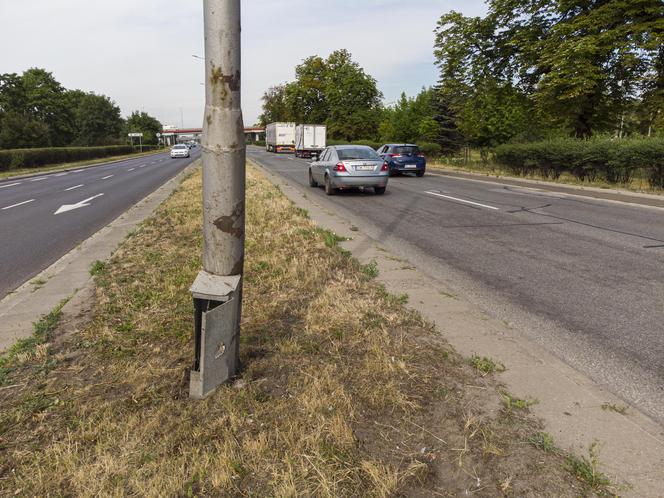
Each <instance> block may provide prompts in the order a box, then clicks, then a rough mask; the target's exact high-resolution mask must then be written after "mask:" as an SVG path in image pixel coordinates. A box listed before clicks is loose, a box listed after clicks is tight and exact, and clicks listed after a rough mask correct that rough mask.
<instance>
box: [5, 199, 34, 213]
mask: <svg viewBox="0 0 664 498" xmlns="http://www.w3.org/2000/svg"><path fill="white" fill-rule="evenodd" d="M33 201H34V199H30V200H29V201H23V202H19V203H18V204H12V205H11V206H7V207H3V208H2V210H3V211H4V210H5V209H11V208H15V207H17V206H22V205H23V204H28V203H29V202H33Z"/></svg>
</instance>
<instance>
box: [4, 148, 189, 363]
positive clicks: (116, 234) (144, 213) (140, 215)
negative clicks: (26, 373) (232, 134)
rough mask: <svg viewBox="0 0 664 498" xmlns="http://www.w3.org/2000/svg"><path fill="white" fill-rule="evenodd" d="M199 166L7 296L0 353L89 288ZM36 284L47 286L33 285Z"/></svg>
mask: <svg viewBox="0 0 664 498" xmlns="http://www.w3.org/2000/svg"><path fill="white" fill-rule="evenodd" d="M199 163H200V160H196V161H194V162H193V163H191V164H190V165H189V166H187V167H186V168H185V169H184V170H182V171H181V172H180V173H178V174H177V175H176V176H174V177H173V178H171V179H170V180H168V181H166V182H165V183H164V184H163V185H162V186H161V187H159V188H157V189H156V190H155V191H154V192H152V193H151V194H149V195H148V196H146V197H145V198H144V199H142V200H141V201H139V202H138V203H137V204H135V205H134V206H132V207H131V208H129V209H128V210H127V211H125V212H124V213H123V214H122V215H120V216H119V217H118V218H116V219H115V220H113V221H112V222H111V223H109V224H108V225H106V226H105V227H104V228H102V229H101V230H99V231H98V232H97V233H95V234H94V235H92V236H91V237H89V238H88V239H86V240H85V241H83V242H82V243H81V244H79V245H78V247H75V248H74V249H72V250H71V251H69V252H68V253H67V254H65V255H64V256H62V257H61V258H60V259H59V260H58V261H56V262H55V263H53V264H52V265H51V266H49V267H48V268H46V269H45V270H43V271H42V272H41V273H39V275H37V276H35V277H34V278H33V279H32V280H29V281H27V282H25V283H24V284H23V285H21V286H20V287H19V288H18V289H16V290H15V291H14V292H12V293H10V294H8V295H7V296H5V297H4V298H3V299H2V300H1V301H0V324H1V325H0V351H3V350H5V349H6V348H8V347H10V346H11V345H12V344H13V343H14V342H16V341H17V340H18V339H22V338H26V337H30V336H31V335H32V333H33V323H34V322H36V321H38V320H39V319H40V318H41V317H42V316H43V315H45V314H47V313H49V312H50V311H51V310H52V309H53V308H54V307H55V306H57V305H58V304H59V303H60V302H62V300H64V299H69V298H71V297H72V295H75V294H76V293H77V292H78V291H79V289H83V288H85V287H86V286H89V284H90V283H91V277H90V266H91V265H92V263H94V262H95V261H97V260H100V261H105V260H107V259H108V258H109V257H110V256H111V255H112V254H113V252H114V251H115V249H116V248H117V246H118V245H119V244H120V243H121V242H122V241H123V240H124V239H125V237H126V236H127V234H129V232H130V231H131V230H133V228H134V227H136V225H138V224H139V223H141V222H142V221H143V220H145V219H146V218H147V217H148V216H150V215H151V214H152V213H153V212H154V210H155V209H156V208H157V207H158V206H159V205H160V204H161V203H162V202H163V201H164V200H166V198H168V196H169V195H170V194H171V193H172V192H173V191H174V190H175V189H176V188H177V187H178V186H179V185H180V183H181V182H182V180H183V179H184V178H185V176H187V175H188V174H189V173H190V172H191V171H193V169H194V168H196V167H198V165H199ZM35 281H45V282H46V283H45V284H43V285H37V284H33V283H31V282H35ZM74 303H80V300H79V299H72V300H71V301H70V302H69V303H68V304H67V306H65V307H64V308H63V312H74V311H76V310H75V308H76V307H77V305H75V304H74Z"/></svg>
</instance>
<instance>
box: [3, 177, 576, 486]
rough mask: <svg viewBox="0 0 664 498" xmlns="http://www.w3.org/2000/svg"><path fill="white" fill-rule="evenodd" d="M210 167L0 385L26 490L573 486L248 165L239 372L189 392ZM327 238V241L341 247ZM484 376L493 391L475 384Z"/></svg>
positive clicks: (419, 326) (13, 465)
mask: <svg viewBox="0 0 664 498" xmlns="http://www.w3.org/2000/svg"><path fill="white" fill-rule="evenodd" d="M200 182H201V179H200V174H195V175H194V176H192V177H191V178H189V179H187V180H186V181H185V182H184V183H183V185H182V186H181V187H180V188H179V189H178V191H176V193H175V194H174V195H173V196H172V197H171V198H170V199H169V200H168V201H167V202H166V203H165V204H164V205H163V206H162V207H161V208H160V209H159V211H158V213H157V214H156V216H155V217H153V218H151V219H150V220H148V221H147V222H146V223H144V224H143V225H142V227H141V228H140V229H139V230H137V231H136V232H135V233H134V234H133V235H132V236H130V237H129V239H128V240H127V242H126V243H125V244H124V245H123V246H122V248H121V249H120V250H119V251H118V252H117V253H116V254H115V256H114V257H113V259H112V261H111V262H110V263H109V264H107V265H105V266H103V268H101V267H100V268H99V269H98V272H97V273H98V274H97V277H96V282H97V292H96V298H95V304H94V313H93V317H92V319H91V320H90V321H89V322H87V323H85V324H83V325H81V324H79V323H78V322H76V321H73V322H72V321H70V322H65V323H63V324H61V326H60V329H59V330H58V332H57V334H56V336H55V339H54V340H53V342H52V343H51V344H50V345H49V347H48V352H45V350H44V348H42V350H41V352H40V354H39V355H32V356H30V357H29V358H24V359H23V360H22V361H23V364H22V365H19V366H18V367H16V369H15V370H14V371H12V372H11V373H9V374H8V376H7V378H6V384H11V385H23V386H22V387H19V388H13V389H5V390H0V403H1V404H0V406H1V407H2V408H1V410H0V490H1V491H0V492H1V494H3V495H7V496H13V495H20V496H60V495H68V496H126V495H133V496H276V497H291V496H330V497H332V496H335V497H336V496H377V497H387V496H394V495H405V496H455V495H458V494H464V493H466V492H472V493H473V494H474V495H475V496H495V495H502V494H514V495H518V496H542V495H549V496H574V495H577V494H579V493H580V492H581V491H582V489H584V488H583V485H582V484H578V483H577V481H576V480H575V479H574V478H573V477H572V476H571V475H570V474H569V473H568V472H566V471H565V470H564V460H563V458H562V457H561V456H560V455H558V454H557V453H546V452H543V451H540V450H538V449H536V448H535V447H533V446H532V445H529V444H528V443H527V442H526V441H527V438H528V437H529V436H531V435H532V434H535V433H537V432H538V431H540V430H541V427H540V426H539V425H538V423H537V422H536V421H533V420H532V419H531V418H529V416H528V415H527V413H517V412H511V413H507V412H505V411H504V410H500V404H501V398H500V395H499V392H498V387H497V386H496V384H495V381H494V380H492V378H491V376H488V377H486V378H483V377H481V376H480V375H479V374H478V373H477V372H475V371H474V370H473V369H472V368H471V367H470V366H469V365H468V363H467V361H465V360H463V359H462V358H460V357H458V356H457V355H456V354H455V353H454V352H451V351H450V350H449V347H448V346H447V345H446V344H445V343H444V341H443V340H442V339H441V338H440V337H439V336H438V335H437V334H436V333H435V331H434V330H433V328H432V327H431V326H429V325H428V324H426V323H424V322H423V321H422V319H421V318H420V317H419V315H417V314H415V313H414V312H410V311H408V310H407V309H406V308H405V307H404V306H403V304H401V302H400V301H399V299H398V298H395V297H393V296H390V295H388V294H386V293H385V291H384V290H383V289H382V287H381V286H379V285H377V284H376V283H375V282H373V281H372V280H371V278H370V277H369V276H367V275H366V274H365V273H363V272H362V271H361V267H360V265H359V264H358V263H357V262H356V261H355V260H353V259H352V258H350V257H349V256H348V255H347V254H346V253H344V252H343V251H341V250H340V249H339V248H337V247H335V246H334V245H333V244H330V237H329V235H328V236H326V234H324V233H323V232H322V231H321V230H319V229H317V228H316V227H315V226H314V224H313V223H312V222H311V221H309V220H308V219H306V218H305V217H304V216H303V213H302V212H301V211H299V210H297V209H296V208H295V207H294V206H293V205H292V204H291V203H290V202H289V201H287V200H286V199H285V197H284V196H283V195H281V193H280V192H279V190H278V189H277V188H276V187H274V186H273V185H271V184H269V183H268V182H267V181H266V180H265V179H264V178H262V177H261V176H260V175H259V174H258V173H257V172H256V171H255V170H252V169H250V171H249V176H248V224H247V246H246V247H247V259H246V268H245V278H246V280H245V303H244V311H243V323H242V343H241V344H242V346H241V358H242V362H243V371H242V374H241V379H240V380H239V381H237V382H236V383H235V384H233V385H227V386H224V387H222V388H221V389H219V390H218V392H217V393H215V394H214V395H213V396H211V397H210V398H209V399H207V400H205V401H201V402H194V401H190V400H189V399H188V398H187V382H186V374H185V369H186V367H188V365H189V364H190V362H191V361H192V355H193V353H192V341H191V331H192V311H191V310H192V305H191V301H190V295H189V293H188V291H187V288H188V286H189V285H190V283H191V282H192V281H193V279H194V276H195V274H196V272H197V271H198V269H199V266H200V259H199V254H200V251H201V247H200V246H201V242H200V238H199V232H200V222H199V220H200V217H201V212H200V202H199V191H200ZM330 245H332V247H330ZM471 384H472V385H476V384H480V385H481V387H482V388H483V389H476V388H472V389H469V388H468V387H467V386H468V385H471Z"/></svg>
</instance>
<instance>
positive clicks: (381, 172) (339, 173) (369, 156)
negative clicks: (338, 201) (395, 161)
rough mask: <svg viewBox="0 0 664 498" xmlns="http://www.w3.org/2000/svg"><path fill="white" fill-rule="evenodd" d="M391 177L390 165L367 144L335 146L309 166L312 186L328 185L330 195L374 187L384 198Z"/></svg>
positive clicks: (327, 191) (326, 150)
mask: <svg viewBox="0 0 664 498" xmlns="http://www.w3.org/2000/svg"><path fill="white" fill-rule="evenodd" d="M389 176H390V171H389V168H388V166H387V163H386V162H385V161H384V160H383V159H381V157H380V156H379V155H378V154H377V153H376V151H375V150H373V149H372V148H371V147H367V146H365V145H332V146H330V147H327V148H326V149H325V150H324V151H323V152H322V153H321V155H320V156H319V158H318V160H317V161H314V162H312V163H311V164H310V165H309V185H310V186H312V187H318V186H319V185H321V186H324V187H325V193H326V194H327V195H333V194H335V193H336V192H337V190H339V189H347V188H358V187H363V188H364V187H370V188H373V189H374V192H375V193H376V194H378V195H381V194H384V193H385V189H386V188H387V180H388V178H389Z"/></svg>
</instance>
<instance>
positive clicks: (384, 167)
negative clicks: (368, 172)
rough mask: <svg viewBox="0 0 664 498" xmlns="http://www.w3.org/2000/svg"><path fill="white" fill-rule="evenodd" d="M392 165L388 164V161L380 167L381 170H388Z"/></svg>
mask: <svg viewBox="0 0 664 498" xmlns="http://www.w3.org/2000/svg"><path fill="white" fill-rule="evenodd" d="M389 169H390V167H389V166H388V165H387V162H384V163H383V165H382V166H381V167H380V170H381V171H388V170H389Z"/></svg>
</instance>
